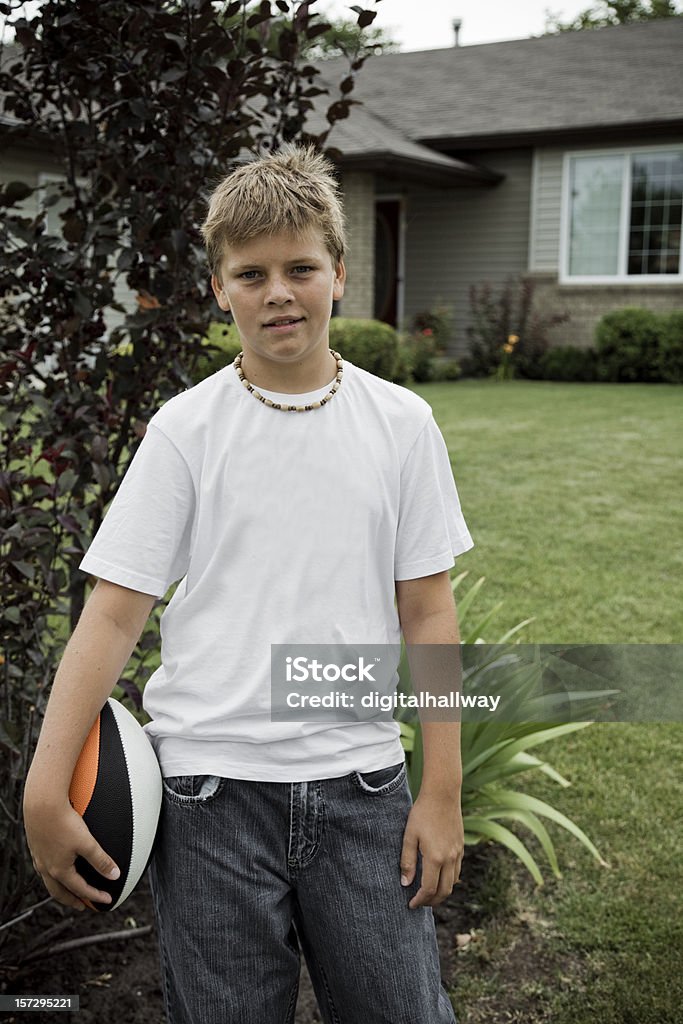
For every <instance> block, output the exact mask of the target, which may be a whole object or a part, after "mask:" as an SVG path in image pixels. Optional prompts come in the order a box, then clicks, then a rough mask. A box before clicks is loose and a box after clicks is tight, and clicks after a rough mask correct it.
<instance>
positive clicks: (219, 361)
mask: <svg viewBox="0 0 683 1024" xmlns="http://www.w3.org/2000/svg"><path fill="white" fill-rule="evenodd" d="M202 345H203V346H204V347H205V349H206V352H205V353H203V354H202V355H200V356H199V358H198V359H197V362H196V364H195V367H194V370H193V372H192V374H191V376H192V383H193V384H198V383H199V381H200V380H204V378H205V377H210V376H211V374H212V373H217V371H218V370H222V369H223V367H224V366H228V365H229V364H230V363H232V361H233V360H234V358H235V356H236V355H237V353H238V352H240V351H241V350H242V341H241V339H240V335H239V331H238V330H237V325H236V324H234V323H233V324H224V323H218V322H215V323H212V324H210V326H209V330H208V331H207V334H206V337H204V338H202Z"/></svg>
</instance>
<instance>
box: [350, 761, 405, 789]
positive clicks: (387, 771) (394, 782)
mask: <svg viewBox="0 0 683 1024" xmlns="http://www.w3.org/2000/svg"><path fill="white" fill-rule="evenodd" d="M351 777H352V779H353V781H354V782H355V784H356V785H357V786H358V787H359V788H360V789H362V790H364V791H365V792H366V793H378V794H386V793H393V792H394V790H396V789H398V788H399V786H401V785H402V784H403V782H404V781H405V778H406V763H405V761H399V762H398V764H392V765H389V767H387V768H377V769H376V770H375V771H372V772H352V773H351Z"/></svg>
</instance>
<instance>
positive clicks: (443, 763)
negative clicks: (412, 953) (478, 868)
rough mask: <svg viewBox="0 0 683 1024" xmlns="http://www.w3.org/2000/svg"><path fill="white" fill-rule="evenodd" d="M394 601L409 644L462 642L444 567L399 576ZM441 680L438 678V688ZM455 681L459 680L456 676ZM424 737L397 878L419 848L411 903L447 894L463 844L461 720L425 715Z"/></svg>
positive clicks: (432, 902) (424, 683)
mask: <svg viewBox="0 0 683 1024" xmlns="http://www.w3.org/2000/svg"><path fill="white" fill-rule="evenodd" d="M396 603H397V607H398V615H399V620H400V623H401V631H402V633H403V636H404V639H405V642H406V644H407V645H410V644H459V643H460V632H459V629H458V616H457V611H456V607H455V600H454V598H453V590H452V588H451V582H450V574H449V571H448V570H446V571H445V572H439V573H435V574H434V575H432V576H423V577H422V578H420V579H415V580H397V581H396ZM446 660H448V659H446ZM414 682H418V683H419V687H420V689H426V690H429V688H430V680H428V679H424V680H417V681H415V680H414ZM442 683H443V681H439V683H438V685H439V688H440V687H441V686H442ZM454 683H455V684H456V685H457V684H458V683H459V680H454ZM422 740H423V748H424V768H423V774H422V784H421V786H420V792H419V794H418V796H417V798H416V800H415V802H414V804H413V807H412V808H411V811H410V814H409V816H408V821H407V823H406V828H405V832H404V836H403V849H402V851H401V864H400V867H401V882H402V884H404V885H410V883H411V882H412V881H413V879H414V877H415V871H416V868H417V852H418V849H419V850H420V852H421V854H422V877H421V885H420V888H419V890H418V891H417V893H416V894H415V896H414V897H413V898H412V900H411V901H410V903H409V904H408V906H409V907H411V908H414V907H419V906H431V907H433V906H436V905H437V904H439V903H441V902H442V901H443V900H444V899H445V898H446V897H447V896H448V895H450V893H451V892H452V891H453V886H454V885H455V883H456V882H457V881H458V878H459V877H460V866H461V863H462V857H463V852H464V848H465V840H464V830H463V823H462V811H461V808H460V790H461V783H462V764H461V760H460V722H459V721H453V722H450V721H448V722H433V721H432V722H428V721H424V720H423V721H422ZM404 879H406V880H405V881H404Z"/></svg>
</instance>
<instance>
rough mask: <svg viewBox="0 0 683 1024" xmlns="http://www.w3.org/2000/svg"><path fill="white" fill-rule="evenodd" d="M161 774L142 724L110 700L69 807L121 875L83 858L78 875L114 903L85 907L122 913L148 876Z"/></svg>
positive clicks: (82, 759) (83, 756)
mask: <svg viewBox="0 0 683 1024" xmlns="http://www.w3.org/2000/svg"><path fill="white" fill-rule="evenodd" d="M161 800H162V785H161V769H160V767H159V762H158V760H157V756H156V754H155V752H154V748H153V747H152V744H151V743H150V741H149V739H148V737H147V734H146V733H145V731H144V729H143V728H142V726H141V725H140V724H139V722H138V721H137V719H136V718H135V717H134V716H133V715H132V714H131V713H130V711H128V710H127V709H126V708H124V706H123V704H120V703H119V701H117V700H114V699H113V698H112V697H109V698H108V700H107V702H106V704H105V705H104V707H103V708H102V710H101V711H100V713H99V715H98V716H97V718H96V720H95V723H94V725H93V727H92V729H91V730H90V733H89V734H88V737H87V739H86V741H85V743H84V744H83V749H82V751H81V753H80V755H79V758H78V761H77V762H76V767H75V768H74V773H73V777H72V780H71V785H70V787H69V802H70V803H71V806H72V807H73V808H74V810H75V811H77V812H78V813H79V814H80V815H81V817H82V818H83V820H84V822H85V824H86V825H87V826H88V828H89V830H90V832H91V833H92V834H93V836H94V837H95V839H96V840H97V842H98V843H99V844H100V846H101V847H102V849H103V850H105V851H106V853H108V854H109V856H110V857H112V858H113V860H114V862H115V863H116V864H117V865H118V867H119V869H120V871H121V874H120V876H119V878H117V879H115V880H112V879H109V878H105V877H104V876H103V875H100V874H99V872H98V871H96V870H95V868H93V866H92V865H91V864H89V863H88V862H87V861H86V860H85V859H84V858H83V857H81V856H80V855H79V856H77V857H76V861H75V868H76V871H78V873H79V874H80V875H82V876H83V878H84V879H85V880H86V882H88V883H89V884H90V885H93V886H96V887H97V888H98V889H102V890H103V891H104V892H108V893H110V895H111V898H112V901H111V903H100V902H91V901H90V900H87V899H84V900H83V902H84V903H85V904H86V906H88V907H90V908H91V909H92V910H97V911H100V912H101V911H105V910H116V908H117V907H120V906H121V904H122V903H123V902H124V900H126V899H127V898H128V897H129V896H130V894H131V893H132V891H133V889H134V888H135V886H136V885H137V884H138V882H139V881H140V878H141V877H142V875H143V874H144V872H145V870H146V868H147V866H148V864H149V861H150V858H151V856H152V851H153V847H154V840H155V838H156V833H157V826H158V823H159V814H160V813H161Z"/></svg>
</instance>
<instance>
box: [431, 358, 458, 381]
mask: <svg viewBox="0 0 683 1024" xmlns="http://www.w3.org/2000/svg"><path fill="white" fill-rule="evenodd" d="M461 377H462V367H461V366H460V363H459V362H458V360H457V359H437V360H436V362H435V363H434V373H433V378H432V379H433V380H460V378H461Z"/></svg>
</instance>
